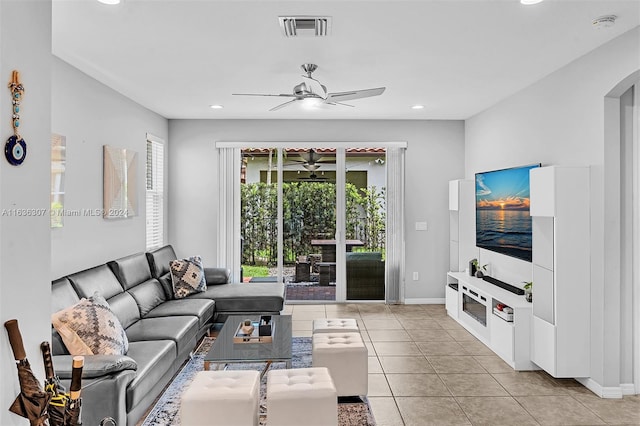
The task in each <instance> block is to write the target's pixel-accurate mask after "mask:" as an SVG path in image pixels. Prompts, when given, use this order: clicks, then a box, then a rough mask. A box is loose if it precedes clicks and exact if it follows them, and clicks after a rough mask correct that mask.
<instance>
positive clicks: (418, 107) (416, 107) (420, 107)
mask: <svg viewBox="0 0 640 426" xmlns="http://www.w3.org/2000/svg"><path fill="white" fill-rule="evenodd" d="M411 109H424V105H414V106H412V107H411Z"/></svg>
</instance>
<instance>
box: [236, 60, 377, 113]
mask: <svg viewBox="0 0 640 426" xmlns="http://www.w3.org/2000/svg"><path fill="white" fill-rule="evenodd" d="M300 67H301V68H302V70H303V71H304V72H306V73H307V75H303V76H302V78H303V79H304V81H303V82H302V83H300V84H298V85H296V86H294V87H293V93H291V94H289V93H281V94H279V95H272V94H261V93H233V95H234V96H275V97H284V98H293V99H291V100H290V101H287V102H285V103H282V104H280V105H276V106H275V107H273V108H271V109H270V110H269V111H276V110H279V109H280V108H284V107H286V106H289V105H291V104H293V103H294V102H296V101H305V100H307V99H310V100H312V101H313V102H314V103H315V104H326V105H342V106H348V107H353V105H349V104H345V103H344V102H343V101H350V100H353V99H361V98H368V97H371V96H378V95H381V94H382V93H383V92H384V90H385V89H386V87H377V88H375V89H363V90H351V91H348V92H335V93H328V92H327V87H326V86H324V85H323V84H321V83H320V82H319V81H318V80H316V79H315V78H313V77H311V74H312V73H313V72H314V71H315V70H316V69H318V66H317V65H316V64H302V65H301V66H300Z"/></svg>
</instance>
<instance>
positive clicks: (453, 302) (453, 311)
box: [445, 286, 458, 319]
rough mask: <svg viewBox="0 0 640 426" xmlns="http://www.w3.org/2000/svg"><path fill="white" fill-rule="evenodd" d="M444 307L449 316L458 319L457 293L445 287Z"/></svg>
mask: <svg viewBox="0 0 640 426" xmlns="http://www.w3.org/2000/svg"><path fill="white" fill-rule="evenodd" d="M445 307H446V308H447V313H448V314H449V315H450V316H452V317H453V318H456V319H457V318H458V292H457V291H455V290H454V289H452V288H451V287H449V286H446V287H445Z"/></svg>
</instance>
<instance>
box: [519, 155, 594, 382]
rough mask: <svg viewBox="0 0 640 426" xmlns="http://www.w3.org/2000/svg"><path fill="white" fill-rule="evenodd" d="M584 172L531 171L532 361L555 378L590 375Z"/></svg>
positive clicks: (575, 169) (586, 177)
mask: <svg viewBox="0 0 640 426" xmlns="http://www.w3.org/2000/svg"><path fill="white" fill-rule="evenodd" d="M589 174H590V172H589V168H588V167H559V166H551V167H541V168H539V169H533V170H531V172H530V177H531V210H530V212H531V216H532V222H533V223H532V228H533V322H532V334H533V336H532V337H533V339H532V352H531V360H532V361H533V362H535V363H536V364H537V365H539V366H540V367H541V368H543V369H544V370H545V371H547V372H548V373H549V374H551V375H552V376H554V377H572V378H579V377H589V376H590V371H589V369H590V356H589V354H590V352H591V349H590V317H591V309H590V304H591V285H590V270H589V256H590V244H589V241H590V234H589V228H590V215H589V211H590V208H589Z"/></svg>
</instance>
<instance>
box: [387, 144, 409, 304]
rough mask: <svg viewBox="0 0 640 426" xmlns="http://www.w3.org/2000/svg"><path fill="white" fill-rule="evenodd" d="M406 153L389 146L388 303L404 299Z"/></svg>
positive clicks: (402, 149)
mask: <svg viewBox="0 0 640 426" xmlns="http://www.w3.org/2000/svg"><path fill="white" fill-rule="evenodd" d="M404 153H405V148H398V147H391V148H387V200H386V202H387V224H386V234H387V237H386V238H387V241H386V266H387V267H386V285H387V291H386V303H390V304H391V303H402V302H403V301H404V275H405V274H404Z"/></svg>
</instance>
